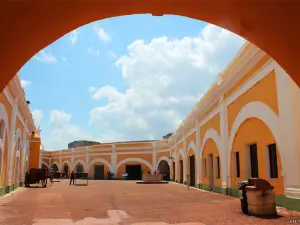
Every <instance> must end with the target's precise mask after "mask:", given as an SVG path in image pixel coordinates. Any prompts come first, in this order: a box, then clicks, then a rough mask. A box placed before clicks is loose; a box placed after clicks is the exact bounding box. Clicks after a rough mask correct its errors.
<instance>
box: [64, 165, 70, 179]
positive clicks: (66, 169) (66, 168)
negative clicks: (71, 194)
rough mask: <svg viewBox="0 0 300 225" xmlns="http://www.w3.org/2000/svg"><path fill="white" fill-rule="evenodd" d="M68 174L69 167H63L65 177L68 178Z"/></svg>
mask: <svg viewBox="0 0 300 225" xmlns="http://www.w3.org/2000/svg"><path fill="white" fill-rule="evenodd" d="M68 172H69V167H68V166H65V167H64V173H65V176H66V177H69V174H68Z"/></svg>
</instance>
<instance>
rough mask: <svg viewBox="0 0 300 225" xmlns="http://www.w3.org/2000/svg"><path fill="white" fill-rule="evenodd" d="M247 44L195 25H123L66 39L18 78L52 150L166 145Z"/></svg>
mask: <svg viewBox="0 0 300 225" xmlns="http://www.w3.org/2000/svg"><path fill="white" fill-rule="evenodd" d="M244 43H245V41H244V40H243V39H242V38H240V37H238V36H236V35H234V34H232V33H230V32H228V31H226V30H223V29H221V28H219V27H216V26H214V25H210V24H207V23H204V22H201V21H197V20H192V19H189V18H184V17H178V16H164V17H153V16H151V15H133V16H124V17H116V18H111V19H106V20H102V21H96V22H94V23H91V24H88V25H86V26H83V27H80V28H78V29H76V30H75V31H73V32H71V33H69V34H66V35H65V36H63V37H61V38H60V39H58V40H57V41H56V42H54V43H52V44H51V45H49V46H48V47H46V48H45V49H43V50H42V51H41V52H39V53H38V54H36V55H35V56H34V57H33V58H32V59H31V60H30V61H28V62H27V63H26V64H25V65H24V66H23V68H22V69H21V70H20V71H19V74H20V76H21V79H22V83H23V86H24V88H25V91H26V95H27V99H28V100H30V101H31V104H30V108H31V111H32V113H33V116H34V119H35V122H36V124H37V125H40V126H41V129H42V133H41V134H42V141H43V145H44V146H45V149H46V150H53V149H63V148H67V144H68V142H70V141H73V140H81V139H91V140H96V141H101V142H109V141H124V140H140V139H160V138H161V136H163V135H165V134H166V133H168V132H171V131H173V130H174V129H175V128H176V126H177V125H178V123H179V121H180V120H182V119H184V117H185V116H186V115H187V114H188V113H189V111H190V110H191V109H192V107H193V105H194V104H195V103H196V102H197V101H198V100H199V99H200V97H201V95H203V94H204V93H205V91H206V90H207V88H209V86H210V85H211V83H212V82H213V81H214V80H215V78H216V76H217V74H218V73H219V72H221V71H222V70H224V69H225V68H226V65H227V64H228V63H229V62H230V60H231V59H232V58H233V57H234V55H235V54H236V53H237V52H238V50H239V49H240V47H241V46H242V45H243V44H244Z"/></svg>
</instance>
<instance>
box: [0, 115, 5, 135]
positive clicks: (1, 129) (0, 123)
mask: <svg viewBox="0 0 300 225" xmlns="http://www.w3.org/2000/svg"><path fill="white" fill-rule="evenodd" d="M4 132H5V122H4V120H1V121H0V139H2V140H3V139H4Z"/></svg>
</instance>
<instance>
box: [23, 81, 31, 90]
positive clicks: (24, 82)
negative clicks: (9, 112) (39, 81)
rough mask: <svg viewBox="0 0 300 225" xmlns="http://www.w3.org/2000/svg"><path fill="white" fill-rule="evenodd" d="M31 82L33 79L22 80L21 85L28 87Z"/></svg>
mask: <svg viewBox="0 0 300 225" xmlns="http://www.w3.org/2000/svg"><path fill="white" fill-rule="evenodd" d="M30 84H31V81H29V80H21V86H22V88H24V89H25V88H26V87H28V86H29V85H30Z"/></svg>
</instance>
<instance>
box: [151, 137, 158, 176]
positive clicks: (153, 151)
mask: <svg viewBox="0 0 300 225" xmlns="http://www.w3.org/2000/svg"><path fill="white" fill-rule="evenodd" d="M156 163H157V162H156V146H155V142H153V144H152V169H151V170H152V172H153V171H154V170H157V168H156Z"/></svg>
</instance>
